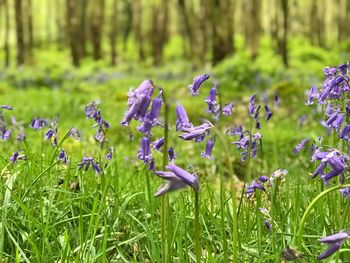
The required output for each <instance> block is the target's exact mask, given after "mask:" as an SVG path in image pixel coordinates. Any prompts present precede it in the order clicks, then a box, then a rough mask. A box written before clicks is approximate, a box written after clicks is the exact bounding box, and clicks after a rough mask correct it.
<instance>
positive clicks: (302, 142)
mask: <svg viewBox="0 0 350 263" xmlns="http://www.w3.org/2000/svg"><path fill="white" fill-rule="evenodd" d="M308 141H309V139H308V138H305V139H302V140H301V141H300V142H299V143H298V145H297V146H295V147H294V153H295V154H297V153H299V152H300V151H301V150H302V149H304V147H305V144H306V143H307V142H308Z"/></svg>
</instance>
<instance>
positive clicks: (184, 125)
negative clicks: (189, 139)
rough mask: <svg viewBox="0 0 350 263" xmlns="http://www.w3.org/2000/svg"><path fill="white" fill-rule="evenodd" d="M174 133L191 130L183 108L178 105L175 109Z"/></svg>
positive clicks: (190, 124) (191, 126)
mask: <svg viewBox="0 0 350 263" xmlns="http://www.w3.org/2000/svg"><path fill="white" fill-rule="evenodd" d="M176 116H177V119H176V131H186V130H188V129H191V128H193V125H192V123H191V122H190V120H189V118H188V116H187V113H186V110H185V108H184V107H183V106H182V105H181V104H178V105H177V107H176Z"/></svg>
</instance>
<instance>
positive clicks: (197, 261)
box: [194, 191, 201, 263]
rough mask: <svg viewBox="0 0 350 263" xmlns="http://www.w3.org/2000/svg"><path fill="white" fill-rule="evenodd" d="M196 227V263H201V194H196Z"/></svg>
mask: <svg viewBox="0 0 350 263" xmlns="http://www.w3.org/2000/svg"><path fill="white" fill-rule="evenodd" d="M194 213H195V214H194V227H195V234H194V235H195V236H194V238H195V250H196V263H200V262H201V246H200V225H199V192H196V191H195V192H194Z"/></svg>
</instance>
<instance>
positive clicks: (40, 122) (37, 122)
mask: <svg viewBox="0 0 350 263" xmlns="http://www.w3.org/2000/svg"><path fill="white" fill-rule="evenodd" d="M46 125H47V121H46V120H44V119H42V118H34V119H33V120H32V123H31V124H30V126H29V127H30V128H32V129H34V130H38V129H41V128H44V127H45V126H46Z"/></svg>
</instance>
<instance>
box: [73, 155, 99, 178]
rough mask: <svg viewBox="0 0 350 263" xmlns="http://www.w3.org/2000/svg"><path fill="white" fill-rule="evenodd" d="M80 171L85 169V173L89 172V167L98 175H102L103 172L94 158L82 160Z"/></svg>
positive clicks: (79, 164) (79, 165)
mask: <svg viewBox="0 0 350 263" xmlns="http://www.w3.org/2000/svg"><path fill="white" fill-rule="evenodd" d="M77 166H78V170H81V169H84V170H85V171H87V170H88V169H89V167H90V166H91V168H92V169H93V170H94V171H95V172H96V173H97V174H101V173H102V170H101V167H100V165H99V163H98V162H96V161H95V159H94V158H92V157H83V159H82V160H81V162H80V163H78V165H77Z"/></svg>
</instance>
